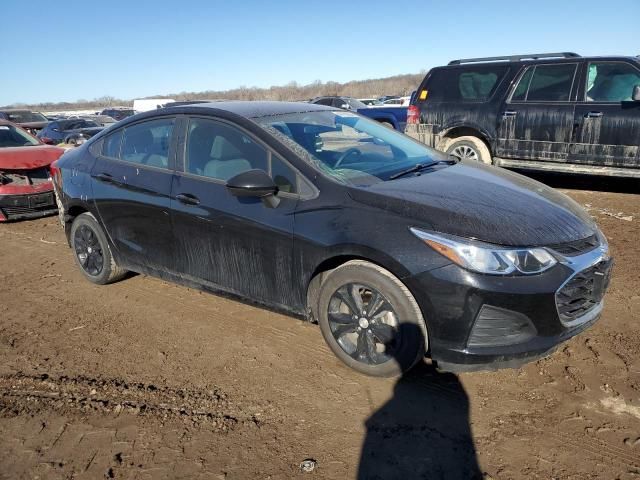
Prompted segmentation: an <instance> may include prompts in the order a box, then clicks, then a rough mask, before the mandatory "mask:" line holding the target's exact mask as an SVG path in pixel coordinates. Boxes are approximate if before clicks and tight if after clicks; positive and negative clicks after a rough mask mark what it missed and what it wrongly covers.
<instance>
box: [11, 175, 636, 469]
mask: <svg viewBox="0 0 640 480" xmlns="http://www.w3.org/2000/svg"><path fill="white" fill-rule="evenodd" d="M544 180H545V181H548V182H549V183H551V184H552V185H554V186H555V187H558V188H561V189H562V190H563V191H565V192H567V193H569V194H570V195H571V196H572V197H573V198H574V199H576V200H577V201H578V202H580V203H581V204H583V205H586V206H587V208H589V210H590V213H591V214H592V215H593V216H594V217H595V218H596V219H597V221H598V223H599V224H600V225H601V226H602V228H603V230H604V232H605V234H606V235H607V236H608V237H609V240H610V244H611V249H612V252H613V254H614V256H615V259H616V266H615V270H614V274H613V280H612V284H611V289H610V291H609V293H608V295H607V301H606V307H605V310H604V314H603V316H602V318H601V320H600V321H599V322H598V323H597V324H596V325H595V326H594V327H593V328H591V329H590V330H588V331H587V332H585V333H583V334H582V335H579V336H578V337H576V338H574V339H572V340H571V341H569V342H568V343H566V344H565V345H563V346H562V347H560V348H559V349H558V351H557V352H556V353H554V354H553V355H552V356H551V357H549V358H546V359H543V360H541V361H538V362H536V363H533V364H529V365H527V366H525V367H523V368H521V369H518V370H503V371H498V372H486V373H472V374H460V375H453V374H442V373H438V372H436V371H434V370H433V369H432V368H430V367H429V365H427V364H426V363H425V365H421V366H420V367H419V368H417V369H416V370H415V371H413V372H412V373H410V374H409V375H407V376H405V377H403V378H402V379H400V380H398V379H374V378H368V377H365V376H362V375H359V374H357V373H355V372H353V371H351V370H349V369H348V368H346V367H344V366H343V365H342V364H341V363H340V362H339V361H338V360H337V359H336V358H335V357H334V356H333V355H332V353H331V352H330V351H329V349H328V348H327V347H326V346H325V345H324V342H323V340H322V336H321V334H320V330H319V328H318V327H317V326H315V325H311V324H307V323H304V322H301V321H300V320H297V319H294V318H290V317H287V316H283V315H278V314H275V313H271V312H268V311H264V310H261V309H259V308H255V307H252V306H248V305H245V304H242V303H239V302H236V301H232V300H228V299H224V298H219V297H216V296H214V295H210V294H205V293H201V292H198V291H195V290H190V289H187V288H184V287H180V286H176V285H172V284H168V283H165V282H163V281H160V280H157V279H155V278H150V277H145V276H141V275H138V276H133V277H131V278H128V279H126V280H124V281H122V282H119V283H116V284H113V285H110V286H106V287H98V286H94V285H92V284H90V283H89V282H87V281H86V280H84V279H83V278H82V276H81V274H80V272H79V271H78V270H77V269H76V267H75V265H74V263H73V260H72V257H71V252H70V250H69V249H68V248H67V246H66V244H65V241H64V238H63V234H62V231H61V229H60V227H59V225H58V224H57V218H56V217H51V218H46V219H41V220H36V221H28V222H20V223H11V224H4V225H0V285H1V288H0V478H2V479H14V478H42V479H57V478H87V479H100V478H118V479H134V478H135V479H152V478H153V479H164V478H167V479H168V478H172V479H173V478H189V479H229V480H231V479H245V478H250V479H254V478H260V479H268V478H270V479H284V478H327V479H350V478H358V477H359V478H380V479H392V478H402V479H404V480H407V479H413V478H428V479H437V478H448V479H457V478H471V477H472V476H473V475H474V472H481V473H482V474H483V475H484V477H485V478H489V479H512V478H513V479H524V478H527V479H528V478H546V479H551V478H554V479H591V478H603V479H639V478H640V243H639V237H640V194H634V193H633V192H634V191H635V192H640V184H639V183H637V182H612V181H605V180H602V179H593V180H584V179H583V180H576V181H574V180H573V179H567V178H566V177H546V178H545V179H544ZM305 459H313V460H314V461H315V464H314V465H315V468H314V469H313V471H311V472H309V473H307V472H302V471H301V469H300V464H301V462H302V461H303V460H305Z"/></svg>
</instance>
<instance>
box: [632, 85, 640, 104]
mask: <svg viewBox="0 0 640 480" xmlns="http://www.w3.org/2000/svg"><path fill="white" fill-rule="evenodd" d="M631 100H633V101H634V102H640V85H636V86H635V87H633V95H632V96H631Z"/></svg>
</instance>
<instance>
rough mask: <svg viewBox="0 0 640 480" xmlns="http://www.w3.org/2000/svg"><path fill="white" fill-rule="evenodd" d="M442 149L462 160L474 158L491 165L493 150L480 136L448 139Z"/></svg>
mask: <svg viewBox="0 0 640 480" xmlns="http://www.w3.org/2000/svg"><path fill="white" fill-rule="evenodd" d="M442 150H443V151H444V152H446V153H448V154H450V155H455V156H456V157H458V158H460V159H461V160H474V161H477V162H481V163H485V164H487V165H491V164H492V163H493V162H492V160H491V152H489V148H487V145H486V144H485V143H484V142H483V141H482V140H480V139H479V138H478V137H471V136H466V137H457V138H450V139H448V140H447V142H446V143H445V145H444V146H443V148H442Z"/></svg>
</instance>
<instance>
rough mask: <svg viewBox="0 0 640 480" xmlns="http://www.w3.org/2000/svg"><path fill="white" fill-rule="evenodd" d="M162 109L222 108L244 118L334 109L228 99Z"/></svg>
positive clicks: (203, 109) (300, 104)
mask: <svg viewBox="0 0 640 480" xmlns="http://www.w3.org/2000/svg"><path fill="white" fill-rule="evenodd" d="M162 110H163V111H165V112H166V111H173V112H178V111H184V112H197V111H201V112H202V111H207V110H209V111H210V110H224V111H226V112H230V113H235V114H236V115H240V116H242V117H246V118H260V117H268V116H271V115H283V114H287V113H306V112H319V111H327V110H335V108H333V107H329V106H325V105H316V104H314V103H306V102H275V101H228V102H213V103H198V104H193V105H182V106H178V107H171V106H167V107H165V108H163V109H162Z"/></svg>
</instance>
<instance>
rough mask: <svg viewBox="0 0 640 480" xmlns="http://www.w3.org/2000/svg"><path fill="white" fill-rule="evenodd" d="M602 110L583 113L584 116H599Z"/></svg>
mask: <svg viewBox="0 0 640 480" xmlns="http://www.w3.org/2000/svg"><path fill="white" fill-rule="evenodd" d="M601 116H602V112H587V113H585V114H584V118H600V117H601Z"/></svg>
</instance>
